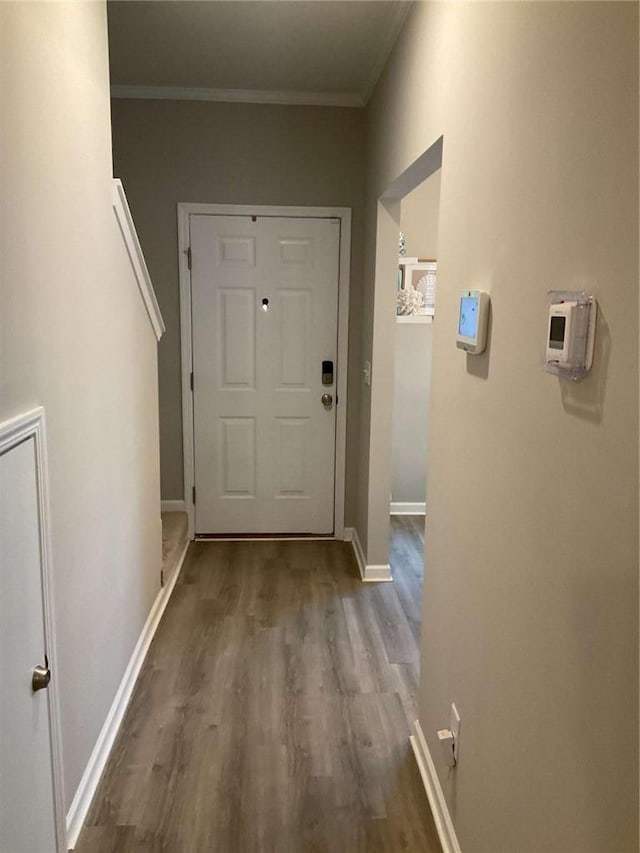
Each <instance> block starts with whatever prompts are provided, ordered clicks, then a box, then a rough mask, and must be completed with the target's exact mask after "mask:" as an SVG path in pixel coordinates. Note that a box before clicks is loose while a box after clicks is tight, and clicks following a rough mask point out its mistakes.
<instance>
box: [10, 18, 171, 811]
mask: <svg viewBox="0 0 640 853" xmlns="http://www.w3.org/2000/svg"><path fill="white" fill-rule="evenodd" d="M0 115H1V116H2V144H1V146H0V185H1V186H2V192H1V193H0V223H1V224H0V258H1V259H2V265H1V267H0V271H1V279H0V286H1V290H0V420H4V419H5V418H8V417H11V416H13V415H17V414H20V413H22V412H25V411H27V410H29V409H31V408H33V407H34V406H37V405H43V406H44V407H45V409H46V417H47V427H48V441H49V447H48V449H49V465H50V490H51V518H52V546H53V580H54V584H53V585H54V595H55V607H56V616H57V618H56V630H57V641H58V661H59V672H55V673H54V678H57V679H58V680H59V681H58V683H59V691H60V698H61V715H62V737H63V754H64V771H65V787H66V805H67V807H68V806H69V804H70V802H71V799H72V797H73V795H74V793H75V791H76V788H77V786H78V782H79V781H80V777H81V775H82V772H83V771H84V768H85V766H86V763H87V761H88V759H89V756H90V753H91V750H92V749H93V746H94V744H95V742H96V738H97V736H98V733H99V731H100V729H101V727H102V725H103V723H104V721H105V718H106V716H107V712H108V710H109V707H110V706H111V703H112V701H113V699H114V696H115V693H116V690H117V687H118V685H119V683H120V680H121V678H122V676H123V674H124V671H125V668H126V666H127V663H128V661H129V658H130V656H131V653H132V652H133V649H134V646H135V644H136V641H137V639H138V636H139V634H140V631H141V629H142V626H143V625H144V622H145V619H146V617H147V615H148V613H149V610H150V608H151V605H152V603H153V601H154V598H155V596H156V594H157V592H158V589H159V580H160V565H161V531H160V517H159V511H160V508H159V498H160V495H159V466H158V397H157V356H156V351H157V347H156V340H155V336H154V334H153V331H152V329H151V326H150V323H149V320H148V317H147V314H146V312H145V309H144V307H143V304H142V300H141V298H140V294H139V293H138V290H137V285H136V282H135V279H134V278H133V274H132V271H131V267H130V263H129V260H128V257H127V254H126V250H125V248H124V246H123V243H122V238H121V236H120V234H119V231H118V225H117V222H116V220H115V216H114V213H113V210H112V207H111V139H110V122H109V82H108V67H107V31H106V12H105V9H104V5H103V4H99V3H69V4H60V3H45V4H37V3H15V4H13V3H0Z"/></svg>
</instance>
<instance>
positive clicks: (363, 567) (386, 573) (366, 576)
mask: <svg viewBox="0 0 640 853" xmlns="http://www.w3.org/2000/svg"><path fill="white" fill-rule="evenodd" d="M348 529H349V530H350V531H351V534H350V535H351V539H350V541H351V545H352V547H353V553H354V554H355V555H356V562H357V564H358V569H359V570H360V577H361V578H362V580H363V581H364V582H365V583H381V582H385V581H392V580H393V578H392V577H391V567H390V566H389V564H388V563H387V564H386V565H380V566H372V565H369V566H368V565H367V563H366V561H365V558H364V551H363V550H362V545H361V543H360V537H359V536H358V531H357V530H356V529H355V527H354V528H348ZM346 533H347V528H345V537H346ZM347 541H349V540H347Z"/></svg>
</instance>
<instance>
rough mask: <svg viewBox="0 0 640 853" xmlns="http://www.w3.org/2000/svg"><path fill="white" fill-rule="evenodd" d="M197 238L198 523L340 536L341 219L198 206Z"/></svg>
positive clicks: (205, 528) (193, 234)
mask: <svg viewBox="0 0 640 853" xmlns="http://www.w3.org/2000/svg"><path fill="white" fill-rule="evenodd" d="M190 241H191V263H192V271H191V304H192V329H193V369H194V398H193V400H194V411H193V414H194V463H195V485H196V504H195V531H196V533H197V534H207V533H212V534H214V533H247V534H260V533H281V534H285V533H315V534H331V533H332V532H333V518H334V478H335V434H336V414H335V406H336V384H335V381H336V370H337V364H336V360H337V315H338V278H339V247H340V223H339V220H337V219H322V218H311V217H309V218H307V217H304V218H303V217H300V218H298V217H278V216H258V217H251V216H218V215H208V214H197V215H196V214H192V215H191V217H190ZM323 363H324V370H325V376H324V380H323ZM330 365H332V366H333V376H332V378H331V379H330V378H329V377H328V376H327V375H326V374H327V373H331V371H330V370H329V367H330ZM323 383H324V384H323ZM323 395H328V396H329V397H330V398H331V399H330V400H329V399H328V398H326V397H325V401H324V403H323V399H322V398H323Z"/></svg>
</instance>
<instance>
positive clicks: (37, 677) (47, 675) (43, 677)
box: [31, 655, 51, 693]
mask: <svg viewBox="0 0 640 853" xmlns="http://www.w3.org/2000/svg"><path fill="white" fill-rule="evenodd" d="M50 681H51V670H50V669H49V659H48V658H47V656H46V655H45V656H44V666H36V667H34V669H33V677H32V678H31V689H32V690H33V692H34V693H37V692H38V690H44V689H45V687H48V686H49V682H50Z"/></svg>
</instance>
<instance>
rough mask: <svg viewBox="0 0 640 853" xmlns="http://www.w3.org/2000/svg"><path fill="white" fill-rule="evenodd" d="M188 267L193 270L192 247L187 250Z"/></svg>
mask: <svg viewBox="0 0 640 853" xmlns="http://www.w3.org/2000/svg"><path fill="white" fill-rule="evenodd" d="M187 266H188V267H189V269H191V246H189V248H188V249H187Z"/></svg>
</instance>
